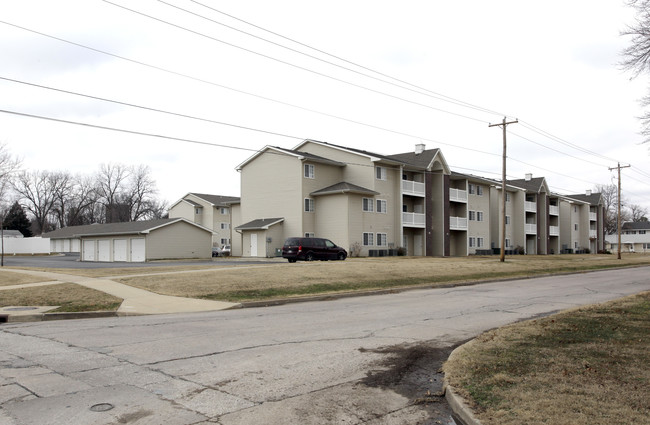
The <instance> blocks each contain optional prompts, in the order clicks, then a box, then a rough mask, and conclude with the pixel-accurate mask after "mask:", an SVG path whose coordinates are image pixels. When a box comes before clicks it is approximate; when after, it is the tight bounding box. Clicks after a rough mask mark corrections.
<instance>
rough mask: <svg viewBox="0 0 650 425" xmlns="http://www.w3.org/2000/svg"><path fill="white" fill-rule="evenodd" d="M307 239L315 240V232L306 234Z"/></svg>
mask: <svg viewBox="0 0 650 425" xmlns="http://www.w3.org/2000/svg"><path fill="white" fill-rule="evenodd" d="M305 237H306V238H313V237H314V232H305Z"/></svg>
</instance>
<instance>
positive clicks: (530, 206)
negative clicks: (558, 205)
mask: <svg viewBox="0 0 650 425" xmlns="http://www.w3.org/2000/svg"><path fill="white" fill-rule="evenodd" d="M524 210H525V211H526V212H534V213H536V212H537V203H536V202H530V201H526V202H525V203H524Z"/></svg>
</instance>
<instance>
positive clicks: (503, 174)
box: [488, 117, 519, 263]
mask: <svg viewBox="0 0 650 425" xmlns="http://www.w3.org/2000/svg"><path fill="white" fill-rule="evenodd" d="M518 122H519V120H517V119H516V118H515V120H514V121H506V117H503V122H502V123H501V124H489V125H488V127H497V126H498V127H503V164H502V166H501V192H502V193H501V220H500V221H501V258H500V260H499V261H501V262H502V263H503V262H504V261H506V127H507V126H508V124H517V123H518Z"/></svg>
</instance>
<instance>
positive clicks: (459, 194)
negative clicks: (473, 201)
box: [449, 189, 467, 204]
mask: <svg viewBox="0 0 650 425" xmlns="http://www.w3.org/2000/svg"><path fill="white" fill-rule="evenodd" d="M449 200H450V201H452V202H462V203H465V204H466V203H467V191H466V190H461V189H449Z"/></svg>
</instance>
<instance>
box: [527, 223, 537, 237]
mask: <svg viewBox="0 0 650 425" xmlns="http://www.w3.org/2000/svg"><path fill="white" fill-rule="evenodd" d="M526 234H527V235H536V234H537V224H526Z"/></svg>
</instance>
